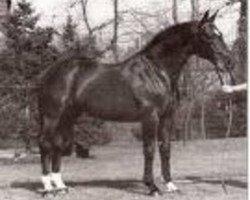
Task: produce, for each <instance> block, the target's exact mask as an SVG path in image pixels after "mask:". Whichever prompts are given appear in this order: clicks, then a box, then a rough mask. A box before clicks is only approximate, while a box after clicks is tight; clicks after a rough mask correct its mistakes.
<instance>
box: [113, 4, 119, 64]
mask: <svg viewBox="0 0 250 200" xmlns="http://www.w3.org/2000/svg"><path fill="white" fill-rule="evenodd" d="M113 1H114V35H113V40H112V51H113V55H114V60H115V62H118V60H119V56H118V49H117V40H118V25H119V23H118V3H119V0H113Z"/></svg>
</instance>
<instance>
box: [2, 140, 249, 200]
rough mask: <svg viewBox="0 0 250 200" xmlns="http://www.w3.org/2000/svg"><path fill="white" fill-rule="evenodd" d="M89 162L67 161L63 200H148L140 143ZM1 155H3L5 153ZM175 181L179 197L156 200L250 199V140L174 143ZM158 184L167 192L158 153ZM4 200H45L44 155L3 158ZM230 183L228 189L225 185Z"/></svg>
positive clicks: (106, 150) (98, 153) (96, 154)
mask: <svg viewBox="0 0 250 200" xmlns="http://www.w3.org/2000/svg"><path fill="white" fill-rule="evenodd" d="M91 155H92V157H91V158H90V159H85V160H82V159H77V158H76V157H75V156H71V157H69V158H65V159H64V165H63V177H64V179H65V181H66V183H67V184H68V186H69V187H70V190H69V193H68V194H66V195H58V196H56V197H54V198H53V199H55V200H56V199H60V200H64V199H65V200H67V199H69V200H85V199H86V200H117V199H119V200H122V199H124V200H125V199H126V200H133V199H137V200H144V199H145V200H147V199H152V197H149V196H147V190H146V188H145V186H144V185H143V184H142V182H141V178H142V172H143V171H142V169H143V156H142V148H141V143H137V142H134V143H123V144H116V143H112V144H109V145H108V146H103V147H93V148H92V149H91ZM0 157H1V154H0ZM171 165H172V177H173V181H174V182H175V183H176V185H177V186H178V187H179V189H180V190H181V192H180V193H167V192H164V194H163V196H159V197H156V198H157V199H164V200H165V199H168V200H172V199H173V200H177V199H178V200H207V199H209V200H224V199H225V200H236V199H237V200H245V199H247V139H246V138H237V139H235V138H233V139H227V140H225V139H221V140H197V141H188V142H187V143H186V145H185V146H184V145H183V144H182V142H173V144H172V159H171ZM154 166H155V167H154V169H155V180H156V183H157V184H158V185H159V187H160V188H162V189H163V191H164V185H163V184H162V179H161V176H160V162H159V157H158V153H157V154H156V159H155V163H154ZM0 167H1V171H0V177H1V181H0V199H1V200H34V199H44V198H42V197H41V194H40V193H39V190H40V189H41V184H40V180H39V176H40V164H39V157H37V156H36V157H35V156H32V157H26V158H23V160H21V161H18V162H14V161H12V160H6V159H2V160H1V159H0ZM222 179H224V180H225V182H226V191H227V192H226V191H225V190H223V187H222V184H221V182H222Z"/></svg>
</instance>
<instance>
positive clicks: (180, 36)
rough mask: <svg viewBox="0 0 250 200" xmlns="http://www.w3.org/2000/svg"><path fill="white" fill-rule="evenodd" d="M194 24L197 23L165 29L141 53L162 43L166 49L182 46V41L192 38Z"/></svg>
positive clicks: (185, 23) (181, 24) (187, 23)
mask: <svg viewBox="0 0 250 200" xmlns="http://www.w3.org/2000/svg"><path fill="white" fill-rule="evenodd" d="M196 23H197V21H190V22H184V23H180V24H176V25H173V26H171V27H167V28H166V29H164V30H163V31H161V32H160V33H158V34H157V35H156V36H155V37H153V39H152V40H151V41H150V42H149V43H148V44H147V45H146V46H145V47H144V48H143V49H142V50H141V51H142V52H145V51H147V50H150V49H151V48H152V47H154V46H156V45H160V44H162V43H164V46H166V44H167V45H168V47H177V46H178V44H183V41H185V40H186V39H189V37H191V36H192V34H193V31H192V29H193V27H194V25H195V24H196Z"/></svg>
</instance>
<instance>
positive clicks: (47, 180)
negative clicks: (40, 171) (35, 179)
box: [41, 174, 53, 191]
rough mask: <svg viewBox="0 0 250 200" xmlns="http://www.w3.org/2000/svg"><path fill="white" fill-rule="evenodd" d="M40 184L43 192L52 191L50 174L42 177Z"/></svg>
mask: <svg viewBox="0 0 250 200" xmlns="http://www.w3.org/2000/svg"><path fill="white" fill-rule="evenodd" d="M41 181H42V184H43V186H44V190H45V191H51V190H53V186H52V184H51V177H50V174H48V175H44V176H42V177H41Z"/></svg>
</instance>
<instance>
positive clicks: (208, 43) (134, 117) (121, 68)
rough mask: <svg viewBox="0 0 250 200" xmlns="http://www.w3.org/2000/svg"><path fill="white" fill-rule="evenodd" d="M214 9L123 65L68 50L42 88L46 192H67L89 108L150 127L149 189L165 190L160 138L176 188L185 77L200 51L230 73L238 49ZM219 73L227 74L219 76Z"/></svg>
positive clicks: (146, 135)
mask: <svg viewBox="0 0 250 200" xmlns="http://www.w3.org/2000/svg"><path fill="white" fill-rule="evenodd" d="M216 15H217V12H216V13H214V14H213V15H211V16H210V14H209V10H208V11H206V12H205V14H204V15H203V17H202V18H201V20H194V21H188V22H184V23H180V24H176V25H173V26H171V27H169V28H166V29H165V30H162V31H161V32H160V33H158V34H157V35H156V36H155V37H154V38H153V39H152V40H151V41H150V42H149V43H148V44H147V45H145V47H144V48H142V49H141V50H140V51H139V52H137V53H135V54H134V55H132V56H131V57H129V58H128V59H125V60H124V61H122V62H119V63H101V62H98V61H96V60H95V59H92V58H89V57H86V56H79V55H75V56H69V57H68V58H65V59H62V60H60V61H58V62H56V63H55V64H54V65H53V66H52V67H50V68H49V70H47V72H46V73H45V74H44V75H43V76H42V78H41V83H40V86H39V89H38V105H39V113H40V128H41V130H40V134H39V149H40V155H41V166H42V176H41V182H42V184H43V186H44V191H45V193H47V194H48V193H51V192H53V191H55V190H56V191H67V186H66V184H65V183H64V181H63V179H62V175H61V163H62V157H63V156H64V155H68V154H70V152H71V149H72V146H73V144H74V133H73V128H74V123H75V122H76V120H77V118H78V117H79V116H80V115H81V114H83V113H85V114H88V115H90V116H92V117H96V118H100V119H103V120H109V121H117V122H140V123H141V125H142V132H143V136H142V138H143V155H144V175H143V182H144V183H145V185H146V186H147V189H148V190H149V194H150V195H157V194H161V193H162V191H161V190H160V189H159V187H158V186H157V185H156V184H155V182H154V176H153V160H154V152H155V148H156V144H157V145H158V148H159V152H160V159H161V171H162V176H163V179H164V181H165V186H166V190H167V191H170V192H171V191H177V190H178V188H177V186H176V185H175V184H174V183H173V182H172V178H171V172H170V137H171V132H172V129H173V127H172V124H173V115H174V112H175V109H176V106H177V105H178V98H179V91H178V78H179V76H180V74H181V72H182V69H183V66H184V65H185V63H186V62H187V60H188V59H189V58H190V57H191V56H193V55H196V56H198V57H201V58H203V59H206V60H208V61H210V62H211V63H212V64H214V67H215V70H216V72H218V73H220V72H221V71H223V72H225V71H226V72H228V73H230V74H231V71H232V69H233V67H234V62H233V60H232V55H231V52H230V50H229V49H228V47H227V45H226V43H225V41H224V38H223V36H222V33H221V32H220V30H219V29H218V28H217V27H216V25H215V23H214V21H215V19H216ZM218 75H219V76H220V74H218Z"/></svg>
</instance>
